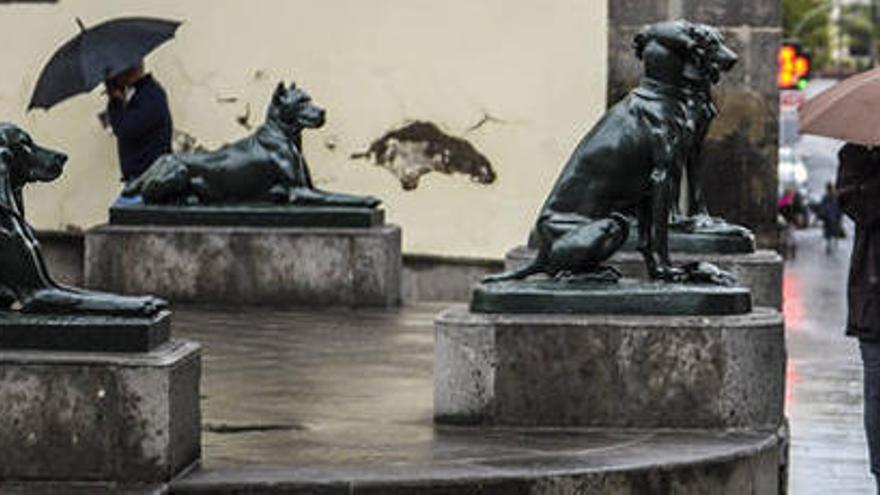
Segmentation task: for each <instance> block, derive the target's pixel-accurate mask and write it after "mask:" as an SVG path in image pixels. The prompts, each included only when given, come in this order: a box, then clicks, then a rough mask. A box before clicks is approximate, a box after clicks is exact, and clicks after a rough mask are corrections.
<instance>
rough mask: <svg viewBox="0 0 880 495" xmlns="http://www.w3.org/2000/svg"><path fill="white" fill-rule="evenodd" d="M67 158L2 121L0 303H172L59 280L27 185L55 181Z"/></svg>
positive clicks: (132, 307)
mask: <svg viewBox="0 0 880 495" xmlns="http://www.w3.org/2000/svg"><path fill="white" fill-rule="evenodd" d="M66 161H67V157H66V156H65V155H64V154H63V153H60V152H57V151H52V150H49V149H47V148H44V147H41V146H38V145H37V144H35V143H34V142H33V140H32V139H31V137H30V136H29V135H28V134H27V133H26V132H25V131H23V130H22V129H21V128H19V127H17V126H15V125H13V124H0V306H2V309H10V308H12V307H13V306H16V305H17V306H20V310H21V311H22V312H26V313H51V314H58V313H76V314H98V315H119V316H152V315H154V314H156V313H158V312H159V311H161V310H162V309H164V308H165V307H167V303H166V302H165V301H163V300H161V299H158V298H155V297H125V296H117V295H114V294H105V293H102V292H91V291H85V290H81V289H75V288H71V287H65V286H62V285H61V284H58V283H57V282H55V281H54V280H53V279H52V277H51V275H49V271H48V270H47V269H46V263H45V262H44V261H43V254H42V252H41V250H40V243H39V242H38V241H37V238H36V236H35V235H34V231H33V229H31V227H30V225H28V223H27V221H25V219H24V202H23V201H22V189H23V188H24V186H25V185H26V184H29V183H31V182H51V181H53V180H55V179H57V178H58V177H59V176H60V175H61V172H62V170H63V166H64V163H65V162H66Z"/></svg>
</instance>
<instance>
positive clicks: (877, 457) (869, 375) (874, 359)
mask: <svg viewBox="0 0 880 495" xmlns="http://www.w3.org/2000/svg"><path fill="white" fill-rule="evenodd" d="M859 347H860V349H861V351H862V367H863V368H864V373H865V375H864V387H865V398H864V400H865V434H866V436H867V437H868V452H869V454H870V458H871V473H872V474H873V475H874V477H875V479H877V480H880V341H867V340H863V341H861V342H860V343H859Z"/></svg>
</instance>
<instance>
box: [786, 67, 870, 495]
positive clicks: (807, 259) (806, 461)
mask: <svg viewBox="0 0 880 495" xmlns="http://www.w3.org/2000/svg"><path fill="white" fill-rule="evenodd" d="M831 84H832V83H831V82H830V81H821V80H820V81H812V82H811V83H810V87H809V89H808V96H811V95H812V94H815V93H818V92H819V91H821V90H822V89H825V88H827V87H828V86H830V85H831ZM780 122H781V126H782V129H780V131H781V134H783V135H786V134H791V129H790V126H792V125H794V124H795V121H794V117H793V115H792V114H791V113H785V112H784V113H783V116H782V117H781V119H780ZM839 146H840V143H839V142H837V141H835V140H832V139H826V138H821V137H817V136H803V137H802V138H801V140H800V141H799V142H798V143H797V145H796V149H797V151H798V152H799V153H800V154H801V155H802V157H803V159H804V162H805V163H806V165H807V168H808V169H809V172H810V180H809V188H810V193H811V194H812V195H821V194H822V192H824V188H825V183H826V182H827V181H829V180H833V179H834V176H835V173H836V167H837V150H838V148H839ZM847 231H848V233H849V234H850V235H849V238H848V239H847V240H846V241H845V242H842V243H841V244H840V246H838V249H837V251H836V252H834V253H832V254H826V252H825V245H824V241H823V239H822V235H821V229H820V228H815V227H814V228H810V229H806V230H802V231H799V232H797V233H796V236H795V238H796V242H797V257H796V258H795V259H793V260H789V261H787V262H786V270H785V318H786V332H787V335H788V352H789V359H788V394H787V397H786V409H787V414H788V417H789V420H790V422H791V432H792V448H791V475H790V493H792V494H796V495H811V494H817V495H818V494H827V493H835V494H836V495H843V494H870V493H875V491H874V488H873V485H872V480H871V478H870V476H869V472H868V467H867V450H866V449H867V447H866V444H865V440H864V432H863V429H862V389H861V386H862V380H861V361H860V358H859V354H858V346H857V342H856V341H855V340H853V339H849V338H847V337H845V336H844V323H845V318H846V277H847V270H848V265H849V253H850V249H851V241H852V226H851V225H848V226H847Z"/></svg>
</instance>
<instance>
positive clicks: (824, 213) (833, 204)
mask: <svg viewBox="0 0 880 495" xmlns="http://www.w3.org/2000/svg"><path fill="white" fill-rule="evenodd" d="M814 211H815V212H816V216H817V217H819V220H821V221H822V237H823V238H824V239H825V252H827V253H829V254H830V253H832V252H834V251H835V250H836V249H837V242H838V240H839V239H842V238H844V237H846V233H845V232H844V230H843V211H842V210H841V209H840V204H838V200H837V189H836V188H835V187H834V183H833V182H829V183H827V184H826V185H825V195H824V196H822V200H821V201H819V203H818V204H817V205H816V206H815V207H814Z"/></svg>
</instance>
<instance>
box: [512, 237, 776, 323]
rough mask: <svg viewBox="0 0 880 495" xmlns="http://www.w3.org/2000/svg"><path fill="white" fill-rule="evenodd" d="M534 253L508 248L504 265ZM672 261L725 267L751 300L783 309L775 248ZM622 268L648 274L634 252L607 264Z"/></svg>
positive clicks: (679, 255)
mask: <svg viewBox="0 0 880 495" xmlns="http://www.w3.org/2000/svg"><path fill="white" fill-rule="evenodd" d="M534 256H535V252H534V250H532V249H529V248H527V247H526V246H519V247H515V248H513V249H511V250H510V251H508V253H507V255H506V256H505V258H504V261H505V268H506V269H508V270H510V269H515V268H519V267H521V266H523V265H525V264H527V263H529V262H531V261H532V259H534ZM672 261H673V262H675V263H677V264H685V263H690V262H693V261H708V262H710V263H714V264H716V265H717V266H718V267H719V268H721V269H723V270H727V271H729V272H731V273H733V275H734V276H735V277H736V278H737V281H738V283H739V285H742V286H744V287H748V288H749V290H751V292H752V303H753V304H754V305H755V306H765V307H769V308H775V309H778V310H782V274H783V260H782V256H780V255H779V253H777V252H776V251H771V250H758V251H755V252H754V253H745V254H695V253H678V252H673V253H672ZM608 264H609V265H613V266H614V267H615V268H617V269H618V270H620V271H621V273H622V274H623V276H624V277H632V278H641V279H644V278H646V277H647V276H648V274H647V272H646V270H645V262H644V260H643V258H642V255H641V254H639V253H638V252H635V251H620V252H618V253H617V254H615V255H614V257H612V258H611V260H610V261H609V263H608Z"/></svg>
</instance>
